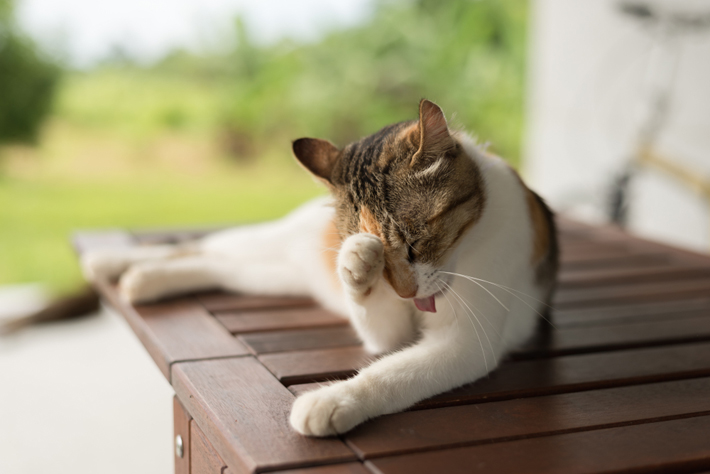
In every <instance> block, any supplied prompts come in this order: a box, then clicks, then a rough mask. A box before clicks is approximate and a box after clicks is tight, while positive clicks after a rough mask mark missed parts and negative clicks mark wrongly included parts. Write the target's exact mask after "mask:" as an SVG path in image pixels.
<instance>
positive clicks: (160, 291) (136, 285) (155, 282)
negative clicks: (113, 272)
mask: <svg viewBox="0 0 710 474" xmlns="http://www.w3.org/2000/svg"><path fill="white" fill-rule="evenodd" d="M165 279H166V275H165V272H164V271H163V270H162V269H161V268H160V267H159V266H158V265H155V264H152V263H139V264H136V265H133V266H131V267H130V268H129V269H128V271H127V272H125V273H124V274H123V275H122V276H121V279H120V280H119V283H118V287H119V293H120V294H121V297H122V298H123V299H124V300H126V301H128V302H129V303H132V304H136V303H149V302H152V301H156V300H159V299H160V298H162V297H163V296H164V288H165Z"/></svg>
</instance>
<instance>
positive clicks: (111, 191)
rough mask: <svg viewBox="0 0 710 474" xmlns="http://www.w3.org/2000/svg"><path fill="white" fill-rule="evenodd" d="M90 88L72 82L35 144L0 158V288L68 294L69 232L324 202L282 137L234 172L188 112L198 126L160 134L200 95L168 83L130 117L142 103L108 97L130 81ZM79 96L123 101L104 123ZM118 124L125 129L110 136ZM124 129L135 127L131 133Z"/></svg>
mask: <svg viewBox="0 0 710 474" xmlns="http://www.w3.org/2000/svg"><path fill="white" fill-rule="evenodd" d="M99 79H101V80H104V82H103V83H101V81H98V82H99V84H96V83H91V82H90V81H89V82H87V80H86V79H85V78H82V80H81V81H79V83H78V84H77V83H71V82H70V83H69V84H68V85H67V86H66V87H65V88H64V91H63V95H62V97H61V98H60V104H59V106H58V112H57V116H55V118H53V119H52V120H51V121H50V123H49V124H48V125H47V127H46V129H45V132H44V133H43V137H42V140H41V142H40V144H39V145H38V146H36V147H10V148H5V149H2V150H0V163H1V164H2V167H1V168H0V285H2V284H12V283H22V282H36V281H42V282H46V283H48V284H49V285H50V287H51V288H52V289H54V290H56V291H64V290H70V289H71V288H73V287H75V286H77V285H78V284H79V283H80V282H81V276H80V273H79V268H78V265H77V261H76V256H75V255H74V253H73V251H72V249H71V247H70V244H69V241H70V236H71V234H72V233H73V232H75V231H76V230H77V229H96V228H116V227H119V228H150V227H161V226H167V227H169V226H177V227H184V226H190V225H195V226H200V225H201V226H205V225H220V224H229V223H235V222H249V221H258V220H264V219H270V218H275V217H278V216H281V215H283V214H285V213H286V212H288V211H289V210H290V209H292V208H294V207H295V206H297V205H298V204H299V203H302V202H304V201H306V200H308V199H309V198H311V197H313V196H315V195H318V194H322V193H323V192H324V190H323V188H322V187H320V186H319V185H317V184H316V183H315V182H314V181H313V180H312V179H311V178H310V177H309V176H307V174H306V172H305V171H303V170H302V169H301V168H300V167H298V166H297V165H296V164H295V163H294V161H293V159H292V158H291V157H290V143H289V141H288V140H286V139H283V140H279V141H277V142H276V143H274V144H272V145H273V150H276V151H274V152H272V153H271V154H270V155H267V156H263V157H260V158H256V159H253V160H251V161H249V162H246V163H239V162H235V160H234V158H228V157H226V156H225V155H224V153H222V152H221V150H220V149H219V146H217V143H218V140H217V138H216V136H215V133H214V130H213V129H211V128H210V127H209V126H208V124H207V123H206V122H207V121H208V120H207V119H205V118H204V117H203V118H199V115H198V114H197V113H195V114H194V115H188V117H189V116H193V117H194V116H198V120H199V122H197V123H193V124H192V125H191V124H190V123H183V124H181V127H180V128H178V129H175V127H169V126H166V125H161V123H160V121H162V120H164V118H165V117H166V116H167V117H169V116H170V115H169V113H170V111H171V110H173V111H174V110H177V109H179V108H180V107H183V106H184V104H185V103H194V99H195V96H197V97H198V98H201V99H205V100H208V99H209V100H211V101H212V102H213V103H214V101H215V99H214V97H212V98H210V97H209V94H205V92H204V90H195V89H194V87H193V85H192V84H189V83H184V84H182V85H180V84H177V85H175V84H172V85H171V87H172V89H171V90H170V91H169V93H168V94H165V95H162V97H163V99H162V100H163V102H162V104H161V103H160V100H159V98H160V97H161V96H157V97H158V98H156V97H153V98H152V99H151V101H150V102H149V103H148V104H147V106H146V107H143V108H141V107H142V106H141V101H142V100H143V99H144V98H143V97H141V98H139V100H133V99H131V97H130V95H126V96H125V97H123V99H122V98H121V97H120V94H119V92H120V91H121V90H122V89H124V90H125V89H126V88H128V89H130V88H131V87H135V86H136V84H135V81H123V83H122V82H121V81H119V80H113V81H110V80H109V81H105V78H99ZM82 81H83V85H84V87H83V88H82V87H79V85H82ZM107 82H108V83H107ZM102 84H103V88H104V90H103V92H101V91H97V90H96V89H99V88H101V87H102ZM180 87H182V89H183V90H180ZM151 88H152V90H153V91H157V90H159V89H160V84H159V83H156V84H152V85H151ZM84 91H88V92H87V93H88V94H90V95H92V96H94V97H95V99H94V100H96V101H97V102H98V101H100V100H101V96H102V95H103V96H105V97H106V99H105V100H106V101H108V102H109V103H110V102H113V103H117V102H120V101H121V100H125V101H129V102H130V103H128V104H121V105H120V107H121V108H122V109H123V110H124V112H123V113H122V114H117V115H116V116H115V117H107V116H106V115H107V114H108V112H107V113H105V114H104V115H103V116H100V117H94V118H93V119H92V117H87V115H88V114H89V113H96V112H95V111H94V110H93V109H91V108H90V107H88V106H86V105H85V104H86V101H87V100H88V99H87V97H86V95H84ZM180 97H184V100H180V99H179V98H180ZM72 100H73V101H74V102H73V103H71V101H72ZM68 101H69V103H67V102H68ZM144 103H145V102H144ZM82 107H85V110H86V112H85V113H82V110H81V108H82ZM161 107H162V108H161ZM99 108H106V106H101V107H99ZM141 111H142V112H143V113H144V114H145V115H146V116H140V112H141ZM188 111H189V110H188ZM124 118H127V119H128V120H129V122H128V123H127V124H126V125H125V126H117V125H116V124H117V123H120V122H121V121H122V120H124ZM131 119H133V120H137V121H142V123H141V124H140V126H136V125H135V124H134V125H133V126H131V124H130V120H131ZM188 121H189V119H188ZM281 141H283V143H280V142H281Z"/></svg>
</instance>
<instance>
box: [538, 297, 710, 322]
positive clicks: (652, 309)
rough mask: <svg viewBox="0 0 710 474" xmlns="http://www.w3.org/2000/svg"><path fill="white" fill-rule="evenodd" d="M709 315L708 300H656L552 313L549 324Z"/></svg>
mask: <svg viewBox="0 0 710 474" xmlns="http://www.w3.org/2000/svg"><path fill="white" fill-rule="evenodd" d="M703 316H710V298H707V297H706V298H693V299H690V300H682V301H665V302H663V301H659V302H655V303H635V304H629V305H621V306H607V307H598V308H579V309H566V310H555V311H553V313H552V321H553V322H554V324H555V326H556V327H558V328H562V327H572V326H595V325H596V326H599V325H609V324H614V325H616V324H626V323H636V322H645V321H648V322H651V321H675V320H678V319H687V318H698V317H703Z"/></svg>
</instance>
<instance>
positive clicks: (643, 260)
mask: <svg viewBox="0 0 710 474" xmlns="http://www.w3.org/2000/svg"><path fill="white" fill-rule="evenodd" d="M672 262H673V258H672V257H671V255H670V254H669V253H668V252H663V251H658V252H648V253H640V254H629V255H620V256H590V258H586V257H579V258H575V259H568V260H562V261H561V262H560V268H561V270H562V271H572V270H589V269H593V268H624V267H629V266H641V265H662V264H667V263H672Z"/></svg>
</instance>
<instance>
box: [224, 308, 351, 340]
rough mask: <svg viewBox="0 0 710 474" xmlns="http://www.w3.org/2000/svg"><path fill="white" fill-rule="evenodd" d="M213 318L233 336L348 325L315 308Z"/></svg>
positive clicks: (329, 313)
mask: <svg viewBox="0 0 710 474" xmlns="http://www.w3.org/2000/svg"><path fill="white" fill-rule="evenodd" d="M215 316H216V317H217V319H218V320H219V322H221V323H222V324H223V325H224V327H225V328H227V330H228V331H230V332H232V333H234V334H243V333H249V332H259V331H278V330H282V329H297V328H313V327H324V326H345V325H347V324H349V323H348V320H347V319H345V318H342V317H340V316H337V315H336V314H334V313H331V312H330V311H326V310H325V309H323V308H318V307H315V306H314V307H311V308H295V309H293V308H290V309H267V310H258V311H236V312H219V313H215Z"/></svg>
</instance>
